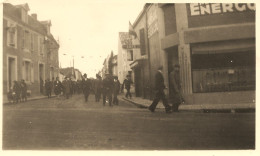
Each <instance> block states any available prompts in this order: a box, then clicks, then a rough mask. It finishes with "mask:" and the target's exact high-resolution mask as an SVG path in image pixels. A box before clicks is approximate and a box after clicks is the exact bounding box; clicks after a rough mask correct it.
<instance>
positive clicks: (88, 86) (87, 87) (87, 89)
mask: <svg viewBox="0 0 260 156" xmlns="http://www.w3.org/2000/svg"><path fill="white" fill-rule="evenodd" d="M82 89H83V94H84V97H85V102H88V96H89V93H90V89H91V82H90V80H89V79H88V76H87V74H86V73H85V74H84V75H83V79H82Z"/></svg>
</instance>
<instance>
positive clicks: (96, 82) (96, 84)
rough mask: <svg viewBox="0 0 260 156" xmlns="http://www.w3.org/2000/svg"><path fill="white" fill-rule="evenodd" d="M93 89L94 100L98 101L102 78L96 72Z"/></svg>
mask: <svg viewBox="0 0 260 156" xmlns="http://www.w3.org/2000/svg"><path fill="white" fill-rule="evenodd" d="M93 89H94V93H95V99H96V102H99V100H100V96H101V90H102V80H101V77H100V76H99V75H98V74H96V79H95V80H94V86H93Z"/></svg>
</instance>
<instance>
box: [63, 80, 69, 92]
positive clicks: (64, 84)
mask: <svg viewBox="0 0 260 156" xmlns="http://www.w3.org/2000/svg"><path fill="white" fill-rule="evenodd" d="M62 86H63V93H64V94H70V82H69V81H68V80H64V81H63V82H62Z"/></svg>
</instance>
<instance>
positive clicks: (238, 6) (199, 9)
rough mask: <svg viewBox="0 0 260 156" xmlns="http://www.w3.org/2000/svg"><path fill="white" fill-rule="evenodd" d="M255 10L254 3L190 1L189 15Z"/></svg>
mask: <svg viewBox="0 0 260 156" xmlns="http://www.w3.org/2000/svg"><path fill="white" fill-rule="evenodd" d="M244 11H255V4H254V3H243V4H242V3H191V4H190V15H191V16H197V15H210V14H220V13H230V12H244Z"/></svg>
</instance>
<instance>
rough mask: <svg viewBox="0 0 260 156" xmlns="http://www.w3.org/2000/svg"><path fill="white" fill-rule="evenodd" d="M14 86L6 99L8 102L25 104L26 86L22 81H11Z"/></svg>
mask: <svg viewBox="0 0 260 156" xmlns="http://www.w3.org/2000/svg"><path fill="white" fill-rule="evenodd" d="M13 82H14V85H13V87H12V88H11V89H10V91H9V92H8V93H7V98H8V100H9V101H13V102H16V103H18V102H25V101H27V94H28V93H27V85H26V83H25V81H24V80H23V79H22V80H21V81H13Z"/></svg>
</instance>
